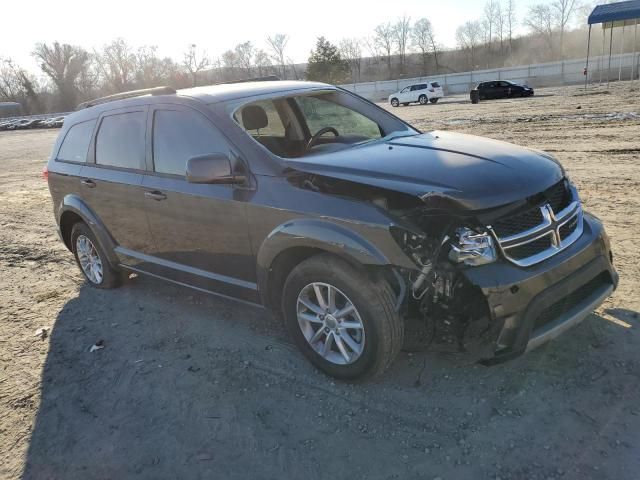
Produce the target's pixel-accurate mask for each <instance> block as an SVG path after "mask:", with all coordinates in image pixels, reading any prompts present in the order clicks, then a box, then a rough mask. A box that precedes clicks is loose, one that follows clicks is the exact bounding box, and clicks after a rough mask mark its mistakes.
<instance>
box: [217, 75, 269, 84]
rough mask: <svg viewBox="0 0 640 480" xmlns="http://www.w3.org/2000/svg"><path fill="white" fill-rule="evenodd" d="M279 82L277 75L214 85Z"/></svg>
mask: <svg viewBox="0 0 640 480" xmlns="http://www.w3.org/2000/svg"><path fill="white" fill-rule="evenodd" d="M278 80H280V77H278V76H277V75H267V76H265V77H254V78H243V79H242V80H231V81H229V82H218V83H217V84H216V85H228V84H230V83H246V82H273V81H278Z"/></svg>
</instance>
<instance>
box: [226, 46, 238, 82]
mask: <svg viewBox="0 0 640 480" xmlns="http://www.w3.org/2000/svg"><path fill="white" fill-rule="evenodd" d="M222 65H224V69H225V79H226V80H234V79H236V78H237V74H238V72H237V70H238V67H239V63H238V55H237V54H236V52H235V51H234V50H227V51H226V52H224V53H223V54H222Z"/></svg>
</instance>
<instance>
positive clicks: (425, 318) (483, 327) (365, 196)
mask: <svg viewBox="0 0 640 480" xmlns="http://www.w3.org/2000/svg"><path fill="white" fill-rule="evenodd" d="M290 180H291V181H292V182H293V183H295V184H297V185H298V186H300V187H301V188H305V189H309V190H313V191H316V192H323V193H329V194H334V195H340V196H347V197H350V198H357V199H360V200H365V201H368V202H371V203H373V204H374V205H376V206H377V207H379V208H382V209H384V210H386V211H388V212H389V213H391V214H392V215H393V216H394V217H396V218H397V219H398V225H399V226H398V227H395V226H392V227H391V232H392V234H393V236H394V238H395V239H396V241H397V243H398V244H399V245H400V246H401V248H402V249H403V250H404V252H405V253H406V254H407V255H408V256H409V257H410V258H411V259H412V260H413V261H414V262H415V264H416V269H415V270H406V269H402V271H399V272H397V274H398V275H399V277H400V278H399V279H396V282H395V283H398V282H404V285H403V286H402V287H403V288H401V289H400V290H404V291H405V292H406V293H405V295H404V299H403V301H402V303H401V305H400V308H401V313H402V315H403V317H404V318H405V331H406V334H405V349H407V350H423V349H426V348H435V349H443V348H444V349H447V350H451V351H468V350H471V349H474V350H475V349H476V348H479V347H482V346H483V345H485V344H486V343H487V341H488V340H489V339H491V337H492V333H491V332H492V331H493V329H492V328H491V327H492V324H491V321H490V318H491V316H490V313H489V308H488V306H487V302H486V299H485V296H484V294H483V293H482V291H481V290H480V288H478V287H476V286H474V285H472V284H471V283H470V282H469V280H467V278H466V277H465V275H464V274H463V272H464V270H465V268H473V267H471V266H470V265H480V264H482V263H484V262H483V256H482V249H483V248H489V249H492V248H493V243H492V242H493V239H492V237H491V235H490V233H489V232H488V231H487V229H486V227H484V226H483V225H482V224H481V223H480V222H479V220H478V219H477V218H475V217H474V216H470V215H468V214H467V215H465V214H464V213H463V212H461V213H460V214H456V213H452V210H453V212H455V209H454V208H452V207H454V205H452V204H451V201H450V200H449V199H448V198H446V196H432V197H431V198H429V199H422V200H421V199H420V198H416V197H413V196H410V195H406V194H402V193H398V192H395V191H388V190H383V189H380V188H376V187H370V186H367V185H362V184H358V183H355V182H349V181H345V180H336V179H333V178H329V177H324V176H320V175H312V174H304V175H294V176H293V177H291V179H290ZM400 225H402V227H400ZM462 226H464V227H462ZM469 227H472V228H469ZM478 252H480V254H479V253H478ZM486 263H488V262H486Z"/></svg>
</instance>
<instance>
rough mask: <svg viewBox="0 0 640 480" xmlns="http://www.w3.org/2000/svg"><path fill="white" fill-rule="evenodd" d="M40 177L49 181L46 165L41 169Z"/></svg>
mask: <svg viewBox="0 0 640 480" xmlns="http://www.w3.org/2000/svg"><path fill="white" fill-rule="evenodd" d="M42 178H43V179H44V180H46V181H49V169H48V168H47V166H46V165H45V166H44V168H43V169H42Z"/></svg>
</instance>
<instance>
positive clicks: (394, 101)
mask: <svg viewBox="0 0 640 480" xmlns="http://www.w3.org/2000/svg"><path fill="white" fill-rule="evenodd" d="M398 105H400V102H399V101H398V99H397V98H392V99H391V106H392V107H397V106H398Z"/></svg>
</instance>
